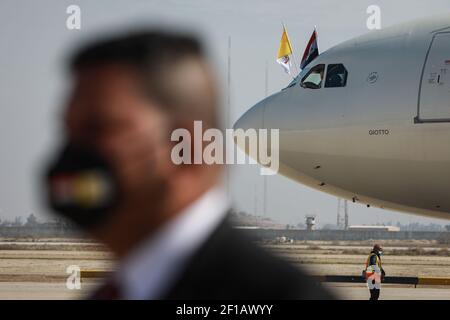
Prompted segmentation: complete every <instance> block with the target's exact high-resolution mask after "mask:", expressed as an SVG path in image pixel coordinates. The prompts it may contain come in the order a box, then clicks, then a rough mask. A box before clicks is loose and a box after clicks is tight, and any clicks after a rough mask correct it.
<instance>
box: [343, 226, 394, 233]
mask: <svg viewBox="0 0 450 320" xmlns="http://www.w3.org/2000/svg"><path fill="white" fill-rule="evenodd" d="M348 230H353V231H389V232H398V231H400V228H399V227H394V226H349V227H348Z"/></svg>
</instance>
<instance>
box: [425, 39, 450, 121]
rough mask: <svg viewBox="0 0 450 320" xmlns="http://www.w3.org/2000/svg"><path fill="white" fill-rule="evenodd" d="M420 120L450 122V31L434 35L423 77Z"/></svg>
mask: <svg viewBox="0 0 450 320" xmlns="http://www.w3.org/2000/svg"><path fill="white" fill-rule="evenodd" d="M418 118H419V121H420V122H450V33H438V34H436V35H434V37H433V40H432V43H431V47H430V49H429V51H428V54H427V58H426V62H425V67H424V70H423V74H422V79H421V88H420V96H419V117H418Z"/></svg>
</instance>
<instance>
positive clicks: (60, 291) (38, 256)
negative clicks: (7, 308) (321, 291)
mask: <svg viewBox="0 0 450 320" xmlns="http://www.w3.org/2000/svg"><path fill="white" fill-rule="evenodd" d="M372 243H373V241H352V242H325V241H307V242H305V241H302V242H298V241H294V242H292V243H279V242H275V241H273V242H265V243H261V245H262V246H264V247H266V248H267V249H268V250H270V251H272V252H274V253H275V254H276V255H279V256H281V257H283V258H285V259H287V260H288V261H290V262H292V263H293V264H294V265H296V266H299V267H300V268H303V269H305V270H307V271H308V272H309V273H310V274H314V275H360V274H361V271H362V269H363V267H364V263H365V259H366V257H367V254H368V253H369V252H370V247H371V245H372ZM381 243H382V245H383V246H384V248H385V256H384V257H383V266H384V268H385V270H386V273H387V275H389V276H427V277H450V252H449V250H448V249H447V248H448V247H447V245H446V244H439V243H436V242H433V241H415V240H412V241H390V242H389V243H383V242H381ZM73 265H75V266H79V268H80V269H81V270H105V271H109V270H114V268H115V259H114V256H113V255H112V254H111V253H110V252H109V251H108V250H107V248H105V247H104V246H102V245H100V244H97V243H94V242H91V241H85V240H82V239H78V240H77V239H75V240H74V239H6V238H5V239H0V299H78V298H85V297H87V296H88V295H89V293H90V291H91V290H93V289H94V288H95V286H97V285H98V284H99V283H100V280H101V279H96V280H93V279H82V282H81V289H79V290H78V289H72V290H71V289H68V288H67V287H66V281H67V279H68V277H69V276H70V274H68V273H67V268H68V267H69V266H73ZM324 285H325V286H327V287H329V288H330V290H332V291H333V292H335V293H336V295H338V297H340V298H342V299H366V298H367V288H366V287H365V285H364V284H348V283H347V284H344V283H326V284H324ZM381 299H450V286H441V287H435V286H433V287H432V286H427V287H425V286H418V287H417V288H414V287H413V286H399V285H384V286H383V290H382V294H381Z"/></svg>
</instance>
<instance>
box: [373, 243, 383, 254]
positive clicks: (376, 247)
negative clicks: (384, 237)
mask: <svg viewBox="0 0 450 320" xmlns="http://www.w3.org/2000/svg"><path fill="white" fill-rule="evenodd" d="M373 251H376V252H379V251H383V248H382V247H381V246H380V245H379V244H378V243H376V244H375V245H374V246H373Z"/></svg>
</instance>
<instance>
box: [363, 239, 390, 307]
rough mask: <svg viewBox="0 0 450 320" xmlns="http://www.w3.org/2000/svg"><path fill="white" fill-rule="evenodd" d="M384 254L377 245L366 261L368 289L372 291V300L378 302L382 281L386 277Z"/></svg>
mask: <svg viewBox="0 0 450 320" xmlns="http://www.w3.org/2000/svg"><path fill="white" fill-rule="evenodd" d="M382 254H383V248H382V247H381V246H380V245H379V244H375V245H374V246H373V249H372V251H371V252H370V254H369V256H368V257H367V260H366V269H365V272H364V273H365V277H366V281H367V287H368V288H369V291H370V300H378V298H379V297H380V289H381V281H382V280H383V278H384V276H385V272H384V270H383V267H382V266H381V255H382Z"/></svg>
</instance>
